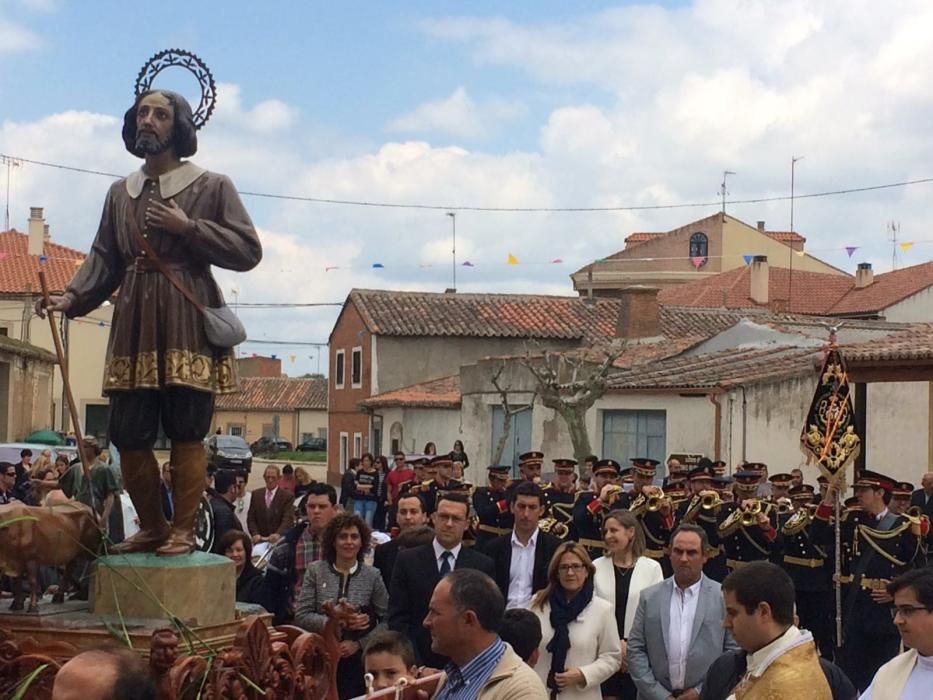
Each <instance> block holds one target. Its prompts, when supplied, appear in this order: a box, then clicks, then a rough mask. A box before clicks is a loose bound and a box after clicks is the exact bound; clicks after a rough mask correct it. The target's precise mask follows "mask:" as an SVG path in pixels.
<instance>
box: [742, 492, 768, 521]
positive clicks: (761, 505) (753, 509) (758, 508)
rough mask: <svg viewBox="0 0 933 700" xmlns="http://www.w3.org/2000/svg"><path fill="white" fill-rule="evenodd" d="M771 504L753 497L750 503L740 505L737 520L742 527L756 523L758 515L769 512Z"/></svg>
mask: <svg viewBox="0 0 933 700" xmlns="http://www.w3.org/2000/svg"><path fill="white" fill-rule="evenodd" d="M771 508H772V505H771V503H768V502H767V501H762V500H761V499H760V498H755V499H753V500H752V502H751V503H748V504H746V505H744V506H742V510H741V513H742V516H741V518H740V520H739V522H741V524H742V526H743V527H751V526H752V525H757V524H758V516H759V515H761V514H764V515H768V514H769V513H770V512H771Z"/></svg>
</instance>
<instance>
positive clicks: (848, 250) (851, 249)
mask: <svg viewBox="0 0 933 700" xmlns="http://www.w3.org/2000/svg"><path fill="white" fill-rule="evenodd" d="M857 250H858V246H857V245H847V246H846V253H848V255H849V257H850V258H851V257H852V253H854V252H855V251H857Z"/></svg>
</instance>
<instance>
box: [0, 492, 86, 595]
mask: <svg viewBox="0 0 933 700" xmlns="http://www.w3.org/2000/svg"><path fill="white" fill-rule="evenodd" d="M100 541H101V530H100V527H99V526H98V523H97V517H96V516H95V514H94V511H93V510H91V509H90V508H88V507H87V506H86V505H84V504H82V503H78V502H77V501H69V502H67V503H63V504H60V505H55V506H27V505H24V504H22V503H9V504H7V505H0V574H6V575H8V576H10V577H11V578H12V580H13V604H12V605H11V606H10V610H22V609H23V604H24V603H25V597H26V596H25V594H24V593H23V588H22V577H23V576H24V575H25V576H27V577H28V579H29V585H30V587H31V589H32V593H31V595H30V599H29V610H28V612H38V611H39V594H40V590H39V567H40V566H59V567H64V570H65V571H64V575H63V576H62V580H61V585H60V586H59V587H58V592H57V593H56V594H55V596H54V598H53V599H52V600H53V602H56V603H60V602H62V601H64V598H65V590H66V589H67V587H68V584H69V583H72V584H76V583H77V582H76V581H74V575H73V568H74V563H75V562H76V561H78V560H80V559H82V558H85V559H86V558H90V557H92V556H94V555H95V554H96V553H97V548H98V547H99V545H100Z"/></svg>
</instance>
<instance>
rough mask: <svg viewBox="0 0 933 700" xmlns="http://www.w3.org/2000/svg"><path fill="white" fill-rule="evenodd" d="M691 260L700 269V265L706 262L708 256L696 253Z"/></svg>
mask: <svg viewBox="0 0 933 700" xmlns="http://www.w3.org/2000/svg"><path fill="white" fill-rule="evenodd" d="M690 262H691V263H693V266H694V267H695V268H696V269H697V270H699V269H700V266H701V265H702V264H703V263H705V262H706V258H704V257H703V256H702V255H694V256H693V257H692V258H690Z"/></svg>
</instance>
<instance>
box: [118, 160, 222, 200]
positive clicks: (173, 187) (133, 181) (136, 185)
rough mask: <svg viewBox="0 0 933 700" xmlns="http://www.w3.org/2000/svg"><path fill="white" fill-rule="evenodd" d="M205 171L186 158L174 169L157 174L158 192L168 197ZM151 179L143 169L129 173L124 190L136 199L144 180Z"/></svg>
mask: <svg viewBox="0 0 933 700" xmlns="http://www.w3.org/2000/svg"><path fill="white" fill-rule="evenodd" d="M206 172H207V171H206V170H205V169H204V168H201V167H198V166H197V165H195V164H194V163H192V162H191V161H190V160H186V161H185V162H183V163H182V164H181V165H179V166H178V167H177V168H175V169H174V170H169V171H168V172H167V173H165V174H164V175H160V176H159V192H160V193H161V195H162V199H169V198H170V197H174V196H175V195H176V194H178V193H179V192H181V191H182V190H183V189H185V188H186V187H187V186H188V185H190V184H191V183H192V182H194V181H195V180H197V179H198V178H199V177H201V176H202V175H203V174H204V173H206ZM149 179H152V178H150V177H149V176H148V175H146V173H145V172H143V169H142V168H140V169H139V170H137V171H135V172H133V173H130V174H129V176H127V178H126V192H127V194H129V196H130V197H132V198H133V199H136V198H137V197H139V195H141V194H142V191H143V187H144V186H145V184H146V180H149Z"/></svg>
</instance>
